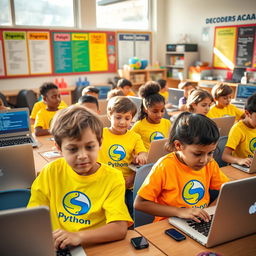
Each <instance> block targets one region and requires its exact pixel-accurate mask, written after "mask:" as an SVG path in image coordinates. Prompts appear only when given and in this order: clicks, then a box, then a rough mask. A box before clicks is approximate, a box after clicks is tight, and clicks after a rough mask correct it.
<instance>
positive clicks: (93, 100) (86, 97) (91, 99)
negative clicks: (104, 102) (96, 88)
mask: <svg viewBox="0 0 256 256" xmlns="http://www.w3.org/2000/svg"><path fill="white" fill-rule="evenodd" d="M78 103H79V104H83V103H94V104H95V105H96V106H97V109H98V110H99V102H98V100H97V99H96V98H95V97H93V96H91V95H83V96H81V97H80V98H79V99H78Z"/></svg>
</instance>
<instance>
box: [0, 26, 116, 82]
mask: <svg viewBox="0 0 256 256" xmlns="http://www.w3.org/2000/svg"><path fill="white" fill-rule="evenodd" d="M116 56H117V53H116V32H114V31H80V30H76V31H67V30H65V31H59V30H44V29H9V28H3V29H0V78H13V77H32V76H51V75H52V76H56V75H74V74H81V73H105V72H116V70H117V57H116Z"/></svg>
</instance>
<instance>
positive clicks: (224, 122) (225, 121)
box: [212, 116, 236, 136]
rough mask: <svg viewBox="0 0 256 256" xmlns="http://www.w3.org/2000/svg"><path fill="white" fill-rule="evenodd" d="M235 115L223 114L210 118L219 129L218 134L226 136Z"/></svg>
mask: <svg viewBox="0 0 256 256" xmlns="http://www.w3.org/2000/svg"><path fill="white" fill-rule="evenodd" d="M235 119H236V117H235V116H224V117H218V118H212V120H213V121H214V122H215V123H216V125H217V127H218V128H219V130H220V136H228V133H229V131H230V129H231V127H232V126H233V124H234V122H235Z"/></svg>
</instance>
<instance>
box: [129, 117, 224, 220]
mask: <svg viewBox="0 0 256 256" xmlns="http://www.w3.org/2000/svg"><path fill="white" fill-rule="evenodd" d="M218 139H219V129H218V127H217V126H216V124H215V123H214V122H213V121H212V120H211V119H209V118H207V117H206V116H204V115H200V114H192V113H189V112H183V113H181V114H180V115H179V116H178V117H177V119H176V120H175V122H174V124H173V127H172V130H171V132H170V137H169V145H168V149H169V150H170V151H174V152H172V153H170V154H167V155H166V156H164V157H162V158H160V160H159V161H158V162H157V163H156V164H155V165H154V166H153V168H152V170H151V172H150V174H149V175H148V176H147V178H146V180H145V181H144V183H143V185H142V186H141V188H140V189H139V191H138V194H137V197H136V199H135V203H134V207H135V208H136V209H137V210H139V211H143V212H146V213H148V214H151V215H154V216H156V218H155V221H159V220H162V219H164V218H168V217H171V216H176V217H179V218H185V219H192V220H194V221H196V222H200V219H203V220H204V221H207V222H208V221H209V219H210V216H209V215H208V213H206V212H205V211H204V210H203V208H206V207H207V206H208V204H209V202H210V193H209V189H214V190H219V189H220V187H221V185H222V184H223V183H225V182H227V181H228V178H227V177H226V176H225V175H224V174H223V173H222V171H221V170H220V168H219V166H218V164H217V163H216V162H215V160H213V158H212V156H213V152H214V150H215V149H216V146H217V142H218Z"/></svg>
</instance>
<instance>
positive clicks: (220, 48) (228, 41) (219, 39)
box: [213, 27, 237, 69]
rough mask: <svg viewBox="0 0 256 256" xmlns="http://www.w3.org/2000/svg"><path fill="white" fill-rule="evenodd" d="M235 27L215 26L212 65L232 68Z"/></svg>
mask: <svg viewBox="0 0 256 256" xmlns="http://www.w3.org/2000/svg"><path fill="white" fill-rule="evenodd" d="M236 33H237V28H236V27H226V28H216V29H215V44H214V49H213V54H214V55H213V67H215V68H229V69H233V68H234V65H235V64H234V61H235V45H236Z"/></svg>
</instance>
